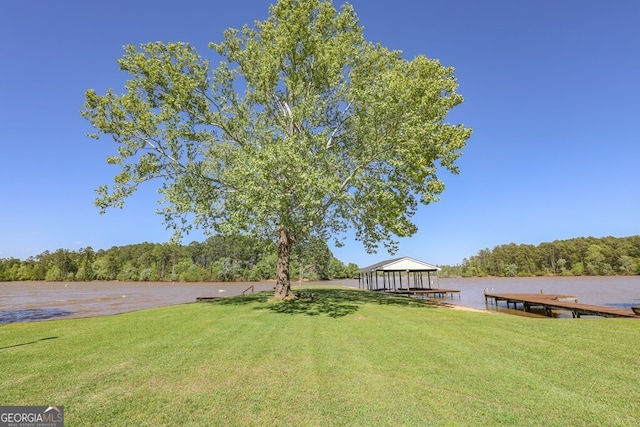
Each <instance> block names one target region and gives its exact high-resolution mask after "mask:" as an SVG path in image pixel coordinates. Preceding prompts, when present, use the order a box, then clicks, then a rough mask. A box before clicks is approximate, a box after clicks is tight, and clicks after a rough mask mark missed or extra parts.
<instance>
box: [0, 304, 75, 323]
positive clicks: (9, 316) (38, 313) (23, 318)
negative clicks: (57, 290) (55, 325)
mask: <svg viewBox="0 0 640 427" xmlns="http://www.w3.org/2000/svg"><path fill="white" fill-rule="evenodd" d="M71 314H73V311H68V310H60V309H58V308H36V309H31V310H9V311H0V325H1V324H5V323H15V322H27V321H32V320H48V319H55V318H58V317H65V316H69V315H71Z"/></svg>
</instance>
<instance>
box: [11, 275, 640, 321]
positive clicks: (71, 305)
mask: <svg viewBox="0 0 640 427" xmlns="http://www.w3.org/2000/svg"><path fill="white" fill-rule="evenodd" d="M327 283H328V282H317V283H315V284H327ZM329 283H331V284H343V285H346V286H352V287H356V288H357V287H358V281H357V280H342V281H334V282H329ZM294 285H295V284H294ZM250 286H253V287H254V290H255V291H256V292H258V291H264V290H272V289H273V286H274V283H273V282H258V283H164V282H160V283H155V282H66V283H65V282H0V324H2V323H12V322H20V321H32V320H46V319H52V318H72V317H92V316H103V315H110V314H118V313H124V312H128V311H135V310H142V309H146V308H152V307H161V306H167V305H174V304H183V303H188V302H193V301H195V300H196V298H198V297H224V296H234V295H240V294H242V292H243V291H245V290H246V289H247V288H249V287H250ZM432 286H433V287H440V288H442V289H452V290H460V291H461V292H460V294H459V296H454V297H453V298H443V299H442V301H445V302H448V303H451V304H456V305H461V306H466V307H471V308H476V309H481V310H484V309H489V310H495V309H496V308H495V307H493V306H491V305H489V306H487V305H486V304H485V299H484V290H485V289H488V290H490V291H492V292H495V293H540V291H543V292H544V293H545V294H566V295H573V296H575V297H577V298H578V302H580V303H584V304H594V305H605V306H612V307H619V308H631V307H632V306H640V276H610V277H527V278H495V277H491V278H441V279H439V280H434V283H433V285H432ZM498 311H503V312H508V313H513V314H518V315H523V313H522V312H521V311H514V310H508V309H506V308H505V307H499V308H498ZM559 317H565V316H564V315H560V316H559ZM568 317H571V315H570V314H569V315H568Z"/></svg>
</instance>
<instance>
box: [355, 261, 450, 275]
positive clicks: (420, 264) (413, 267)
mask: <svg viewBox="0 0 640 427" xmlns="http://www.w3.org/2000/svg"><path fill="white" fill-rule="evenodd" d="M439 270H440V267H436V266H435V265H432V264H429V263H427V262H424V261H419V260H417V259H413V258H410V257H402V258H394V259H388V260H386V261H380V262H378V263H376V264H373V265H370V266H368V267H364V268H361V269H360V270H358V272H359V273H369V272H375V271H439Z"/></svg>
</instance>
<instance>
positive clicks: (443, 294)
mask: <svg viewBox="0 0 640 427" xmlns="http://www.w3.org/2000/svg"><path fill="white" fill-rule="evenodd" d="M387 292H391V293H394V294H400V295H409V296H413V297H414V298H416V297H420V298H434V297H435V298H453V296H454V295H458V298H460V291H458V290H454V289H434V288H410V289H406V288H405V289H403V288H400V289H396V290H394V291H387Z"/></svg>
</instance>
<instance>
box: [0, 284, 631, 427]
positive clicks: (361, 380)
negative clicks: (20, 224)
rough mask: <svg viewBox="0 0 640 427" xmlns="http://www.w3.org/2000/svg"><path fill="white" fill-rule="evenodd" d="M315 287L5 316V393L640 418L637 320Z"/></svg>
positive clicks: (237, 407) (152, 416)
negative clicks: (532, 314) (39, 318)
mask: <svg viewBox="0 0 640 427" xmlns="http://www.w3.org/2000/svg"><path fill="white" fill-rule="evenodd" d="M298 292H300V291H298ZM305 293H306V297H307V298H305V299H303V300H301V301H295V302H289V303H286V302H283V303H274V302H269V301H268V298H269V296H270V294H264V293H260V294H253V295H249V296H245V297H235V298H228V299H224V300H220V301H215V302H210V303H194V304H186V305H180V306H174V307H165V308H158V309H153V310H145V311H139V312H135V313H128V314H122V315H117V316H108V317H99V318H91V319H74V320H55V321H47V322H33V323H17V324H9V325H2V326H0V368H1V374H0V375H1V377H0V378H1V379H0V404H2V405H50V404H51V405H53V404H56V405H64V407H65V421H66V425H67V426H91V425H95V426H131V425H138V426H147V425H149V426H158V425H189V426H215V425H238V426H252V425H254V426H277V425H283V426H284V425H287V426H305V425H308V426H330V425H335V426H342V425H344V426H412V425H415V426H424V425H433V426H438V425H445V426H473V425H477V426H487V425H505V426H515V425H517V426H527V425H531V426H539V425H545V426H567V425H574V426H605V425H606V426H635V425H637V424H638V418H640V405H639V404H638V402H640V375H639V374H638V373H639V372H640V343H639V342H638V338H639V337H640V321H638V320H634V319H587V318H583V319H531V318H523V317H516V316H508V315H498V314H487V313H474V312H464V311H458V310H450V309H446V308H439V307H434V306H429V305H426V304H423V303H421V302H419V301H417V300H413V299H408V298H401V297H394V296H391V295H380V294H374V293H370V292H365V291H358V290H352V289H328V288H307V289H306V290H305ZM310 293H313V295H311V294H310Z"/></svg>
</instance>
